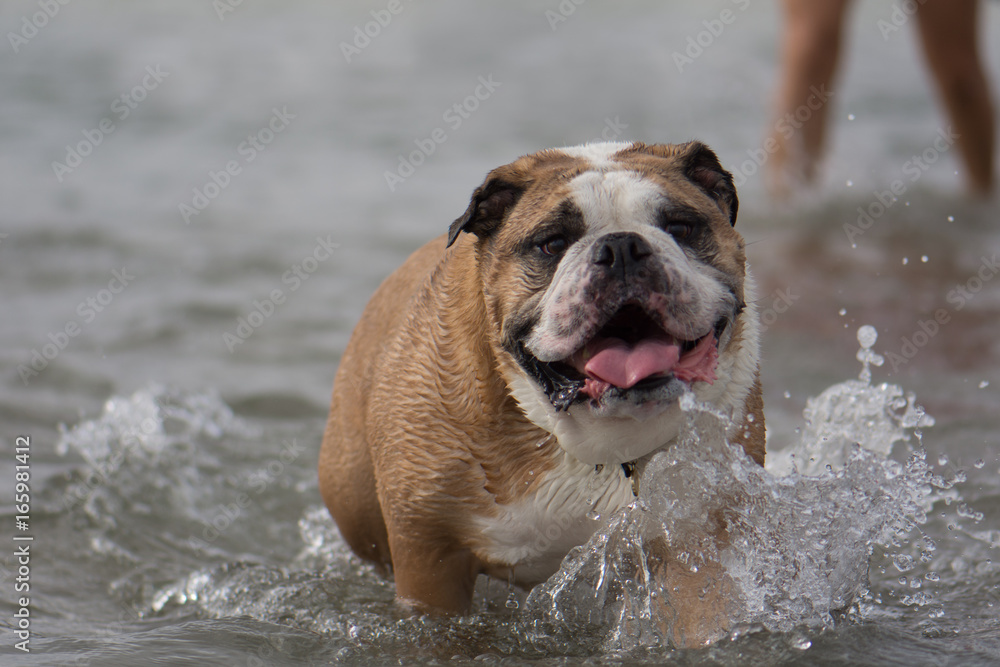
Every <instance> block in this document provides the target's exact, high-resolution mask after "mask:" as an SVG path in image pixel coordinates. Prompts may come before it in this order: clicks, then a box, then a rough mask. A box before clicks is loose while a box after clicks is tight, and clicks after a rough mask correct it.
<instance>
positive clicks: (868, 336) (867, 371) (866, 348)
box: [857, 324, 885, 384]
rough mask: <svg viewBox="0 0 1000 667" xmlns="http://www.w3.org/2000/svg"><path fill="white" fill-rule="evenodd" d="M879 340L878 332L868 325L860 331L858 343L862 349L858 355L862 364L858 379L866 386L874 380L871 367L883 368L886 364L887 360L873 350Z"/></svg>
mask: <svg viewBox="0 0 1000 667" xmlns="http://www.w3.org/2000/svg"><path fill="white" fill-rule="evenodd" d="M877 340H878V331H877V330H876V329H875V327H873V326H871V325H870V324H866V325H864V326H862V327H861V328H859V329H858V343H860V344H861V349H860V350H858V354H857V359H858V361H860V362H861V374H860V375H858V379H859V380H861V381H862V382H864V383H865V384H868V383H870V382H871V380H872V371H871V368H870V366H871V365H872V364H874V365H875V366H881V365H882V364H883V363H884V362H885V358H884V357H882V355H880V354H876V353H875V352H873V351H872V349H871V348H872V346H873V345H874V344H875V341H877Z"/></svg>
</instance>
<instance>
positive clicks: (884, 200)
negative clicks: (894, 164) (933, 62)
mask: <svg viewBox="0 0 1000 667" xmlns="http://www.w3.org/2000/svg"><path fill="white" fill-rule="evenodd" d="M958 138H959V135H958V134H957V133H955V131H954V130H952V128H951V126H950V125H949V126H948V129H947V130H943V129H940V128H939V129H938V131H937V135H936V136H935V138H934V141H933V142H932V144H931V145H930V146H928V147H927V148H926V149H924V151H923V152H922V153H920V154H919V155H913V156H912V157H910V159H909V160H907V161H906V162H904V163H903V166H902V167H901V171H902V173H903V176H905V177H906V180H903V179H902V178H897V179H896V180H894V181H893V182H892V183H890V184H889V189H888V190H881V191H880V190H875V191H874V192H873V193H872V194H874V195H875V199H874V200H873V201H872V202H871V203H869V204H868V206H858V218H857V220H856V221H855V222H854V223H853V224H852V223H850V222H845V223H844V233H845V234H847V240H848V241H849V242H850V243H851V245H852V246H857V239H858V237H860V236H863V235H864V233H865V232H867V231H868V230H869V229H871V227H872V225H874V224H875V221H876V220H878V219H879V218H881V217H882V216H883V215H885V213H886V211H888V210H889V209H890V208H892V206H893V205H894V204H895V203H896V202H898V201H899V198H900V197H902V196H903V194H904V193H905V192H906V191H907V190H908V189H909V188H910V187H911V186H912V185H913V184H914V183H916V182H917V181H919V180H920V179H921V177H923V175H924V174H925V173H927V171H928V170H929V169H930V168H931V166H932V165H933V164H934V163H935V162H937V161H938V159H939V158H940V157H941V156H942V155H944V154H945V153H947V152H948V151H949V150H951V147H952V146H954V145H955V142H956V141H958Z"/></svg>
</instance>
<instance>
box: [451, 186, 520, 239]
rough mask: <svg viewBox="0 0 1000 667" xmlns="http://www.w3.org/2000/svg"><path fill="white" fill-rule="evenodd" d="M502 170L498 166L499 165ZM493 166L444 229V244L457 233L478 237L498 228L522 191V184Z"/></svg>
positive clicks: (455, 236)
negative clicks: (492, 169) (462, 207)
mask: <svg viewBox="0 0 1000 667" xmlns="http://www.w3.org/2000/svg"><path fill="white" fill-rule="evenodd" d="M501 169H502V168H501ZM499 171H500V170H499V169H495V170H494V171H492V172H491V173H490V175H489V176H487V177H486V181H485V182H484V183H483V184H482V185H480V186H479V187H478V188H476V191H475V192H473V193H472V201H470V202H469V208H467V209H465V213H463V214H462V216H461V217H460V218H458V219H457V220H455V222H453V223H451V227H449V228H448V246H447V247H449V248H450V247H451V244H452V243H454V242H455V239H457V238H458V235H459V234H460V233H461V232H470V233H472V234H475V235H476V236H478V237H479V238H481V239H482V238H486V237H487V236H489V235H490V234H492V233H493V232H495V231H496V230H497V229H498V228H499V227H500V223H502V222H503V220H504V218H505V217H506V216H507V213H509V212H510V209H512V208H514V204H516V203H517V200H518V199H520V198H521V195H522V194H524V186H523V185H519V184H517V183H515V182H514V180H513V179H510V178H505V177H504V176H505V175H504V174H502V173H497V172H499Z"/></svg>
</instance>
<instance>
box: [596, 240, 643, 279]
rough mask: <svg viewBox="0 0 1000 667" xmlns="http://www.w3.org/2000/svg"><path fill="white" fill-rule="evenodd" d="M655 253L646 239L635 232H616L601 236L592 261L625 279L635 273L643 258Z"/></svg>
mask: <svg viewBox="0 0 1000 667" xmlns="http://www.w3.org/2000/svg"><path fill="white" fill-rule="evenodd" d="M652 254H653V249H652V248H650V247H649V244H648V243H647V242H646V239H644V238H642V237H641V236H639V235H638V234H636V233H634V232H616V233H614V234H608V235H607V236H604V237H602V238H600V239H599V240H598V241H597V243H596V244H595V246H594V251H593V254H592V255H591V261H592V262H593V263H594V264H599V265H601V266H604V267H606V269H607V271H608V272H609V273H611V274H612V275H619V276H621V277H622V278H623V279H624V278H627V277H629V276H632V275H634V274H635V273H636V272H637V271H638V270H639V268H640V267H641V266H642V265H643V260H645V259H646V258H647V257H649V256H650V255H652Z"/></svg>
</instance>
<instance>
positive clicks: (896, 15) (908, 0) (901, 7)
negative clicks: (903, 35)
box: [875, 0, 927, 42]
mask: <svg viewBox="0 0 1000 667" xmlns="http://www.w3.org/2000/svg"><path fill="white" fill-rule="evenodd" d="M925 2H927V0H902V1H901V2H894V3H893V4H892V13H891V14H889V19H888V20H886V19H882V18H880V19H879V20H878V21H876V22H875V25H876V26H877V27H878V31H879V33H881V35H882V40H883V41H885V42H888V41H889V35H891V34H892V33H894V32H899V31H900V30H902V29H903V26H904V25H906V24H907V23H908V22H909V20H910V19H911V18H912V17H913V15H914V14H916V13H917V12H918V11H919V10H920V5H922V4H924V3H925Z"/></svg>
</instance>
